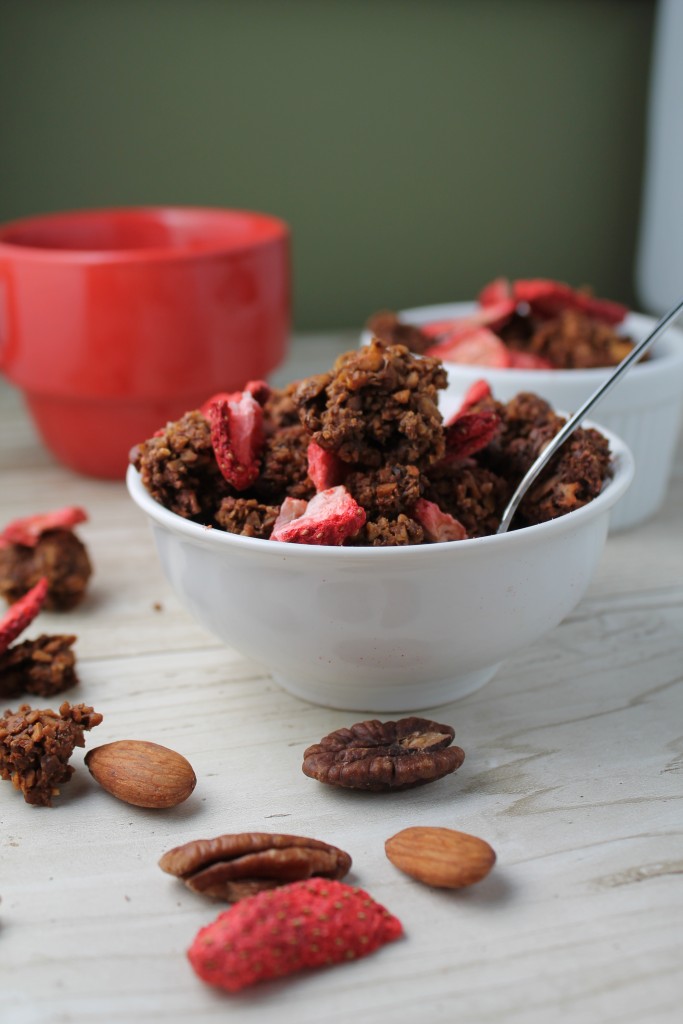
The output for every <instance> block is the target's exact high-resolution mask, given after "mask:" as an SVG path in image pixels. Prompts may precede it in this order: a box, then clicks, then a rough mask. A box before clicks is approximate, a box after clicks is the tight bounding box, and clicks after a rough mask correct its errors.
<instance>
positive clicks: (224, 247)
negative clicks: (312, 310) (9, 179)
mask: <svg viewBox="0 0 683 1024" xmlns="http://www.w3.org/2000/svg"><path fill="white" fill-rule="evenodd" d="M289 328H290V268H289V230H288V227H287V225H286V224H285V223H284V222H283V221H281V220H279V219H278V218H276V217H271V216H269V215H266V214H263V213H254V212H250V211H243V210H225V209H206V208H193V207H149V208H128V209H107V210H81V211H75V212H71V213H56V214H49V215H45V216H36V217H29V218H26V219H23V220H17V221H13V222H11V223H8V224H4V225H1V226H0V371H2V372H3V373H4V374H5V375H6V376H7V378H8V380H9V381H11V382H12V384H14V385H15V386H16V387H18V388H19V389H21V391H22V392H23V394H24V398H25V401H26V403H27V405H28V408H29V410H30V412H31V414H32V416H33V419H34V422H35V424H36V427H37V429H38V431H39V433H40V435H41V436H42V438H43V441H44V442H45V444H46V446H47V447H48V448H49V449H50V451H51V452H52V453H53V454H54V455H55V456H56V458H57V459H59V460H60V461H61V462H63V463H64V464H65V465H67V466H69V467H71V468H72V469H75V470H77V471H78V472H81V473H85V474H88V475H91V476H98V477H105V478H110V479H119V478H120V479H123V476H124V474H125V469H126V465H127V461H128V452H129V450H130V448H131V447H132V446H133V445H134V444H136V443H137V442H139V441H142V440H144V439H145V438H147V437H149V436H151V435H152V434H153V433H154V431H155V430H157V429H158V428H159V427H160V426H163V425H164V424H165V423H166V422H167V421H168V420H172V419H177V418H178V417H179V416H181V415H182V414H183V413H184V412H186V411H187V410H188V409H194V408H197V406H199V405H201V404H202V403H203V402H204V400H205V399H206V398H207V397H208V396H209V395H210V394H213V393H214V392H216V391H232V390H237V389H240V388H241V387H242V386H243V385H244V383H245V382H246V381H247V380H250V379H256V378H262V377H267V375H268V374H269V373H270V372H272V370H274V369H275V368H276V367H277V366H278V364H279V363H280V362H281V361H282V359H283V357H284V355H285V352H286V348H287V342H288V336H289Z"/></svg>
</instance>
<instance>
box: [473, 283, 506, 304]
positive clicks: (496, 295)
mask: <svg viewBox="0 0 683 1024" xmlns="http://www.w3.org/2000/svg"><path fill="white" fill-rule="evenodd" d="M510 299H513V300H514V296H513V294H512V285H511V284H510V282H509V280H508V279H507V277H496V278H494V280H493V281H490V282H489V283H488V284H487V285H484V287H483V288H482V290H481V291H480V292H479V295H478V296H477V302H478V303H479V305H480V306H496V305H498V303H500V302H509V301H510ZM513 305H514V301H513Z"/></svg>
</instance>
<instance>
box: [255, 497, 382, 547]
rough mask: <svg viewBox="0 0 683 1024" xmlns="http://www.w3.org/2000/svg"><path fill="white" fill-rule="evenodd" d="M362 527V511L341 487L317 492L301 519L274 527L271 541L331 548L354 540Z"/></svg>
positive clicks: (363, 517) (363, 515) (363, 519)
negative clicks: (323, 545)
mask: <svg viewBox="0 0 683 1024" xmlns="http://www.w3.org/2000/svg"><path fill="white" fill-rule="evenodd" d="M364 523H365V509H364V508H362V507H361V506H360V505H359V504H358V503H357V502H356V501H355V500H354V499H353V498H352V497H351V495H350V494H349V492H348V491H347V490H346V488H345V487H344V486H343V484H340V485H339V486H338V487H328V489H327V490H326V491H319V492H318V493H317V494H316V495H315V497H313V498H311V500H310V501H309V502H308V504H307V505H306V511H305V512H304V513H303V515H301V516H298V517H297V518H296V519H293V520H292V521H291V522H290V523H286V524H285V525H284V526H282V527H277V528H276V527H273V532H272V533H271V535H270V539H271V540H281V541H288V542H289V543H291V544H334V545H336V546H339V545H341V544H343V543H344V541H345V540H347V539H348V538H349V537H354V536H355V535H356V534H357V533H358V531H359V530H360V529H361V527H362V526H363V525H364Z"/></svg>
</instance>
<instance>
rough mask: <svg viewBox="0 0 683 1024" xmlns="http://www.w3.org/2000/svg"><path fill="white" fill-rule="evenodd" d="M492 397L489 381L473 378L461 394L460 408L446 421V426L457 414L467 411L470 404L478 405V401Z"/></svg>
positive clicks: (470, 406)
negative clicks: (472, 381)
mask: <svg viewBox="0 0 683 1024" xmlns="http://www.w3.org/2000/svg"><path fill="white" fill-rule="evenodd" d="M492 397H493V395H492V394H491V386H490V384H489V382H488V381H486V380H483V379H482V378H480V379H479V380H475V381H474V383H473V384H470V386H469V387H468V389H467V391H466V392H465V394H464V395H463V398H462V401H461V403H460V408H459V409H458V410H457V412H455V413H454V414H453V415H452V416H451V418H450V419H449V420H448V421H447V423H446V426H450V424H451V423H453V422H454V421H455V420H456V419H457V418H458V416H462V414H463V413H465V412H469V410H470V409H471V408H472V406H474V405H479V403H480V402H485V401H486V400H487V399H489V398H492Z"/></svg>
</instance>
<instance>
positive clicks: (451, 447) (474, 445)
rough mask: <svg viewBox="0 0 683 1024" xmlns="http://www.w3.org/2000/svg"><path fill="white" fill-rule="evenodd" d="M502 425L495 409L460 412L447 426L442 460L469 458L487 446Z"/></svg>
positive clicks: (450, 460) (451, 460)
mask: <svg viewBox="0 0 683 1024" xmlns="http://www.w3.org/2000/svg"><path fill="white" fill-rule="evenodd" d="M500 425H501V419H500V416H499V415H498V413H497V412H496V411H495V410H494V409H483V410H481V412H463V413H459V414H458V415H457V416H456V417H455V418H454V419H453V420H452V421H451V422H450V423H449V424H448V425H447V426H446V428H445V434H446V454H445V456H444V458H443V459H442V462H453V461H454V460H456V459H467V458H469V457H470V456H471V455H474V453H475V452H478V451H481V449H482V448H486V446H487V445H488V444H490V443H491V441H492V440H493V439H494V437H495V436H496V434H497V433H498V431H499V429H500Z"/></svg>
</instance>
